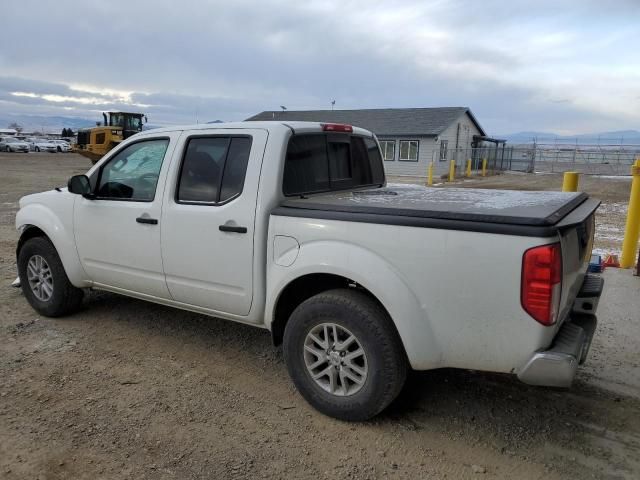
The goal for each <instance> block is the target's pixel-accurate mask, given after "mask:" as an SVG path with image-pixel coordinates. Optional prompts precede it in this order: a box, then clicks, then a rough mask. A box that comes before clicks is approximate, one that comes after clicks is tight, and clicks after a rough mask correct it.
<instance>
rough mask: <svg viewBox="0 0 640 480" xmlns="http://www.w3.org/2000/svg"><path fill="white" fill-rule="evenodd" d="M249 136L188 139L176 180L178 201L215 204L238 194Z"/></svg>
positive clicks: (247, 155) (248, 148) (246, 157)
mask: <svg viewBox="0 0 640 480" xmlns="http://www.w3.org/2000/svg"><path fill="white" fill-rule="evenodd" d="M250 152H251V138H250V137H217V136H216V137H200V138H191V139H190V140H189V142H188V144H187V148H186V151H185V154H184V160H183V162H182V169H181V171H180V179H179V180H178V192H177V195H176V199H177V201H178V203H194V204H206V205H211V204H217V203H223V202H227V201H229V200H232V199H233V198H235V197H237V196H238V195H240V193H242V188H243V187H244V179H245V176H246V173H247V163H248V161H249V153H250Z"/></svg>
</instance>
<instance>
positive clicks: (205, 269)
mask: <svg viewBox="0 0 640 480" xmlns="http://www.w3.org/2000/svg"><path fill="white" fill-rule="evenodd" d="M239 132H241V133H239ZM266 140H267V133H266V132H265V131H263V130H246V129H245V130H241V131H238V130H234V129H225V130H221V129H216V130H210V131H206V130H202V131H198V133H197V134H189V135H186V134H185V135H184V137H183V138H181V140H180V142H179V144H178V147H177V148H178V152H179V155H180V161H179V162H178V161H177V162H175V165H173V166H172V174H171V176H170V178H172V179H175V180H174V181H173V182H172V183H171V184H170V185H167V195H166V196H165V204H164V206H163V210H162V225H163V228H162V258H163V261H164V271H165V275H166V281H167V285H168V287H169V291H170V292H171V296H172V297H173V299H174V300H177V301H179V302H183V303H187V304H190V305H194V306H198V307H203V308H207V309H210V310H214V311H217V312H222V313H228V314H233V315H240V316H246V315H247V314H248V313H249V310H250V309H251V302H252V299H253V253H254V220H255V209H256V199H257V193H258V180H259V178H260V167H261V164H262V156H263V152H264V148H265V144H266Z"/></svg>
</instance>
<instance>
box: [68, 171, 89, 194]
mask: <svg viewBox="0 0 640 480" xmlns="http://www.w3.org/2000/svg"><path fill="white" fill-rule="evenodd" d="M67 188H68V189H69V191H70V192H71V193H75V194H76V195H82V196H83V197H84V196H90V195H91V183H90V182H89V177H87V176H86V175H74V176H73V177H71V178H70V179H69V182H68V183H67Z"/></svg>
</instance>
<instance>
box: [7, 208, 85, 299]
mask: <svg viewBox="0 0 640 480" xmlns="http://www.w3.org/2000/svg"><path fill="white" fill-rule="evenodd" d="M72 218H73V217H72V216H70V218H69V219H68V220H67V221H66V222H65V221H64V219H61V218H59V217H58V215H56V214H55V213H54V210H53V209H50V208H48V207H47V206H45V205H43V204H42V203H32V204H28V205H25V206H24V207H22V208H21V209H20V210H19V211H18V214H17V215H16V226H17V227H18V229H19V230H20V232H21V233H20V238H19V239H18V244H17V246H16V259H17V257H18V254H19V253H20V250H21V249H22V247H23V246H24V244H25V243H26V242H27V241H28V240H29V239H31V238H34V237H39V236H41V237H45V238H47V239H48V240H49V241H50V242H51V243H52V245H53V246H54V248H55V249H56V252H57V253H58V255H59V256H60V260H61V261H62V265H63V267H64V269H65V272H66V274H67V277H68V278H69V281H70V282H71V283H72V284H73V285H74V286H76V287H78V288H84V287H88V286H90V282H89V281H88V277H87V275H86V273H85V271H84V269H83V268H82V265H81V263H80V259H79V257H78V252H77V250H76V246H75V238H74V234H73V225H72V222H73V220H72Z"/></svg>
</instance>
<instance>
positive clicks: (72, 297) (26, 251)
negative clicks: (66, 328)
mask: <svg viewBox="0 0 640 480" xmlns="http://www.w3.org/2000/svg"><path fill="white" fill-rule="evenodd" d="M18 274H19V275H20V284H21V286H22V292H23V293H24V296H25V297H26V299H27V301H28V302H29V304H30V305H31V306H32V307H33V308H34V310H36V311H37V312H38V313H40V314H41V315H44V316H46V317H60V316H63V315H67V314H69V313H73V312H74V311H76V310H77V309H78V308H79V307H80V305H81V303H82V297H83V292H82V290H81V289H79V288H76V287H74V286H73V285H72V284H71V282H70V281H69V278H68V277H67V273H66V272H65V271H64V267H63V266H62V262H61V261H60V257H59V256H58V252H56V249H55V247H54V246H53V244H52V243H51V242H50V241H49V240H48V239H47V238H44V237H34V238H31V239H29V240H27V241H26V242H25V244H24V245H23V246H22V248H21V249H20V253H19V254H18Z"/></svg>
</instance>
